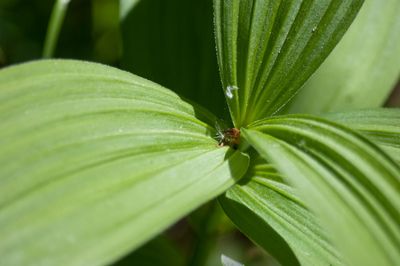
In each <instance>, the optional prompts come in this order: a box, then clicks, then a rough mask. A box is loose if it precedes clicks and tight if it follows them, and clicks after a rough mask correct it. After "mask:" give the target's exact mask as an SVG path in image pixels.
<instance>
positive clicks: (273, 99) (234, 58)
mask: <svg viewBox="0 0 400 266" xmlns="http://www.w3.org/2000/svg"><path fill="white" fill-rule="evenodd" d="M362 2H363V1H362V0H344V1H332V0H319V1H313V0H302V1H286V0H282V1H270V0H268V1H265V0H240V1H223V0H214V10H215V33H216V40H217V49H218V53H217V55H218V63H219V66H220V73H221V79H222V83H223V87H224V89H225V90H226V95H227V97H226V98H227V101H228V104H229V108H230V112H231V116H232V119H233V121H234V124H235V126H236V127H241V126H243V125H247V124H248V123H250V122H252V121H255V120H257V119H260V118H264V117H266V116H268V115H272V114H275V113H277V112H278V111H279V110H280V109H281V108H282V107H283V106H284V105H285V104H286V103H287V102H288V101H289V100H290V99H291V98H292V97H293V96H294V95H295V93H296V92H297V91H298V89H299V88H300V87H301V86H302V85H303V83H304V82H305V81H306V80H307V79H308V78H309V77H310V75H311V74H312V73H313V72H314V71H315V70H316V69H317V67H318V66H319V65H320V64H321V63H322V61H323V60H324V59H325V58H326V57H327V55H328V54H329V53H330V51H331V50H332V49H333V48H334V46H335V45H336V43H337V42H338V41H339V40H340V38H341V37H342V36H343V34H344V32H345V31H346V29H347V28H348V26H349V25H350V24H351V22H352V20H353V19H354V17H355V15H356V13H357V11H358V9H359V8H360V6H361V4H362Z"/></svg>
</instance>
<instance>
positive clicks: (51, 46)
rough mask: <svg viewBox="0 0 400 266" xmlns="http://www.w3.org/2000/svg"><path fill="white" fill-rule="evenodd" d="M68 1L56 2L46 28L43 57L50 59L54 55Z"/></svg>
mask: <svg viewBox="0 0 400 266" xmlns="http://www.w3.org/2000/svg"><path fill="white" fill-rule="evenodd" d="M69 2H70V0H56V2H55V3H54V7H53V10H52V12H51V17H50V21H49V25H48V27H47V33H46V40H45V43H44V49H43V57H44V58H50V57H52V56H53V54H54V50H55V47H56V44H57V41H58V36H59V34H60V30H61V26H62V24H63V22H64V17H65V13H66V11H67V8H68V4H69Z"/></svg>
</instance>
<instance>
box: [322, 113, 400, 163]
mask: <svg viewBox="0 0 400 266" xmlns="http://www.w3.org/2000/svg"><path fill="white" fill-rule="evenodd" d="M324 116H325V117H326V118H329V119H331V120H333V121H336V122H339V123H341V124H344V125H346V126H348V127H350V128H352V129H356V130H359V131H361V132H362V133H363V134H365V135H366V136H367V137H368V138H370V139H371V140H373V141H374V142H375V143H376V144H378V145H379V147H381V148H382V149H383V150H384V151H385V152H387V153H388V154H389V155H391V156H392V157H393V158H394V159H395V160H396V161H397V162H400V109H398V108H396V109H394V108H392V109H388V108H385V109H384V108H379V109H378V108H377V109H368V110H358V111H351V112H350V111H347V112H338V113H328V114H325V115H324Z"/></svg>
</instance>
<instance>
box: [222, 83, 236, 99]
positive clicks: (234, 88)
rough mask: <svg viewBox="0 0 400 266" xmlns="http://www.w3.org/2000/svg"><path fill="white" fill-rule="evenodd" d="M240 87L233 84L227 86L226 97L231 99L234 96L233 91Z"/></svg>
mask: <svg viewBox="0 0 400 266" xmlns="http://www.w3.org/2000/svg"><path fill="white" fill-rule="evenodd" d="M238 89H239V88H238V87H236V86H231V85H229V86H228V87H226V90H225V94H226V97H228V98H229V99H232V98H233V93H232V91H236V90H238Z"/></svg>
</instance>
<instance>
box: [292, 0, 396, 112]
mask: <svg viewBox="0 0 400 266" xmlns="http://www.w3.org/2000/svg"><path fill="white" fill-rule="evenodd" d="M399 13H400V1H398V0H368V1H365V4H364V6H363V7H362V8H361V11H360V13H359V15H358V16H357V18H356V20H355V21H354V23H353V24H352V25H351V27H350V29H349V31H348V32H347V33H346V34H345V36H344V37H343V40H342V41H341V42H340V43H339V44H338V46H337V47H336V48H335V49H334V51H333V52H332V54H331V55H330V56H329V57H328V58H327V60H326V61H325V62H324V63H323V64H322V65H321V67H320V68H319V69H318V70H317V72H316V73H315V75H313V77H312V78H310V80H309V81H308V82H307V83H306V85H305V87H304V88H303V89H302V90H301V92H300V93H299V95H298V96H297V97H296V98H295V99H294V102H293V106H291V112H308V113H318V112H321V111H343V110H345V109H357V108H366V107H379V106H382V104H383V103H384V102H385V100H386V99H387V97H388V96H389V94H390V92H391V90H392V89H393V87H394V85H395V84H396V82H397V81H398V79H399V75H400V63H399V62H400V45H399V43H400V34H399V32H400V16H399Z"/></svg>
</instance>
